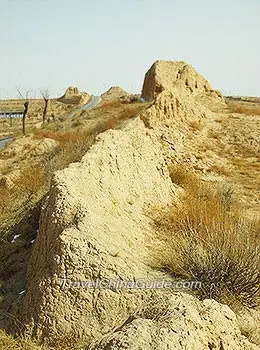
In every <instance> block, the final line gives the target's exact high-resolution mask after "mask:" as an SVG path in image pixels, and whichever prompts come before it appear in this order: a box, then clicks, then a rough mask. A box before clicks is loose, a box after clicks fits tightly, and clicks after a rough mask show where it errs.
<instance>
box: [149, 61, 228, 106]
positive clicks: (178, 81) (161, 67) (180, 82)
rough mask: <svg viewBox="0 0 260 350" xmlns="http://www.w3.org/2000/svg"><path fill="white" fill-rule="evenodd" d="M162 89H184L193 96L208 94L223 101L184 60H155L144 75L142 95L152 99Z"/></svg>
mask: <svg viewBox="0 0 260 350" xmlns="http://www.w3.org/2000/svg"><path fill="white" fill-rule="evenodd" d="M164 90H170V91H171V90H178V91H179V92H180V91H184V90H185V91H186V92H187V93H188V94H189V95H193V96H201V95H202V96H203V95H204V96H210V97H214V98H216V99H220V100H221V101H223V97H222V95H221V94H220V93H219V92H218V91H216V90H213V89H212V87H211V86H210V84H209V82H208V81H207V80H206V79H204V78H203V77H202V76H201V75H200V74H198V73H197V72H196V70H195V69H194V68H193V67H192V66H191V65H189V64H187V63H185V62H182V61H180V62H178V61H156V62H155V63H154V64H153V65H152V66H151V68H150V69H149V70H148V72H147V73H146V75H145V79H144V84H143V89H142V97H143V98H144V99H146V100H153V99H154V98H155V97H156V96H158V94H160V93H161V92H162V91H164Z"/></svg>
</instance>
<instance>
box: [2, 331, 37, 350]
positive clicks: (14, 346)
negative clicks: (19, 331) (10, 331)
mask: <svg viewBox="0 0 260 350" xmlns="http://www.w3.org/2000/svg"><path fill="white" fill-rule="evenodd" d="M7 349H8V350H41V349H42V350H43V348H41V347H39V346H37V345H36V344H34V343H32V342H31V341H30V340H27V339H25V338H21V337H19V338H17V339H14V338H12V337H11V336H9V335H7V334H6V333H4V331H2V330H0V350H7Z"/></svg>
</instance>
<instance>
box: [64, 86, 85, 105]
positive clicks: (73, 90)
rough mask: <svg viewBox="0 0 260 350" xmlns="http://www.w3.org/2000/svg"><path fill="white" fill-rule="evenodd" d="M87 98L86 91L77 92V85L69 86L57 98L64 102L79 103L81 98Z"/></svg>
mask: <svg viewBox="0 0 260 350" xmlns="http://www.w3.org/2000/svg"><path fill="white" fill-rule="evenodd" d="M86 98H89V95H88V94H87V93H81V92H79V89H78V88H77V87H73V86H69V87H68V88H67V89H66V91H65V94H64V95H62V96H61V97H59V98H57V101H58V102H61V103H64V104H72V105H73V104H76V105H77V104H80V103H81V102H82V100H83V99H86Z"/></svg>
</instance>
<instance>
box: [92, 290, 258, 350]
mask: <svg viewBox="0 0 260 350" xmlns="http://www.w3.org/2000/svg"><path fill="white" fill-rule="evenodd" d="M227 330H228V332H227ZM137 345H138V347H137ZM140 348H141V349H143V350H153V349H161V350H182V349H201V350H208V349H216V350H225V349H227V350H228V349H236V350H239V349H241V350H246V349H247V350H257V349H259V348H258V346H256V345H254V344H251V343H249V341H248V340H247V339H246V338H245V337H244V336H242V335H241V333H240V330H239V328H238V325H237V320H236V316H235V314H234V313H233V312H232V311H231V310H230V309H229V308H228V307H227V306H226V305H221V304H218V303H217V302H216V301H214V300H204V301H202V302H200V301H198V300H197V299H195V298H194V297H192V296H190V295H187V294H181V293H180V294H178V295H168V298H165V299H164V300H162V297H161V299H160V298H158V299H157V300H156V299H155V300H154V304H153V305H147V306H146V308H144V309H143V310H141V311H140V312H137V313H136V314H134V315H132V316H131V317H129V319H128V320H127V321H126V322H125V323H124V324H123V325H121V326H120V327H118V328H117V329H115V330H113V331H112V332H111V333H109V334H108V335H106V336H104V337H103V338H102V339H101V340H99V341H98V342H96V343H94V344H92V345H91V346H90V347H89V349H90V350H105V349H106V350H119V349H126V350H135V349H140Z"/></svg>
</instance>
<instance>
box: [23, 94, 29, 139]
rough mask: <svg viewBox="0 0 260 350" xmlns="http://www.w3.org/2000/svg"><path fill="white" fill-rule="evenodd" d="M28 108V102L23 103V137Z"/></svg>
mask: <svg viewBox="0 0 260 350" xmlns="http://www.w3.org/2000/svg"><path fill="white" fill-rule="evenodd" d="M28 106H29V102H28V101H26V102H24V111H23V135H25V118H26V115H27V112H28Z"/></svg>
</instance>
